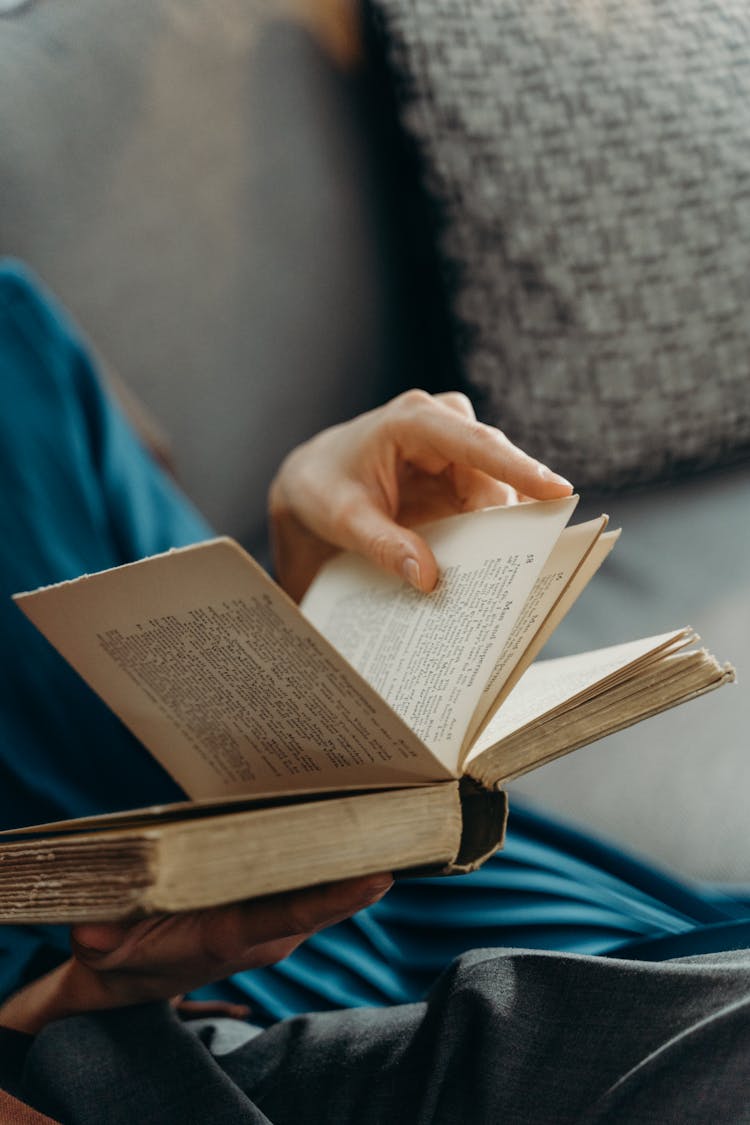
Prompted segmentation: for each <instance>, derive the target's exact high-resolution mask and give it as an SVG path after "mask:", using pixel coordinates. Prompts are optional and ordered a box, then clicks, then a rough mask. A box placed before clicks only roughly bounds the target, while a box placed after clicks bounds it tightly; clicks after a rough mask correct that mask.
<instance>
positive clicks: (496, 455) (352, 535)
mask: <svg viewBox="0 0 750 1125" xmlns="http://www.w3.org/2000/svg"><path fill="white" fill-rule="evenodd" d="M571 492H572V486H571V485H570V483H569V482H568V481H566V480H565V479H564V478H563V477H560V476H558V475H557V474H556V473H553V472H551V471H550V470H549V469H547V468H546V467H545V466H544V465H541V464H540V463H539V462H538V461H535V460H534V459H533V458H531V457H529V456H528V454H526V453H524V452H523V451H522V450H520V449H518V448H517V447H516V446H514V445H513V444H512V443H511V442H510V441H508V440H507V438H506V437H505V436H504V435H503V434H502V433H500V431H499V430H496V429H494V428H493V427H492V426H485V425H482V424H481V423H479V422H477V420H476V417H475V416H474V411H473V408H472V406H471V403H470V402H469V400H468V398H466V396H465V395H462V394H459V393H456V392H449V393H446V394H439V395H428V394H427V393H426V392H424V391H409V392H407V393H406V394H403V395H400V396H399V397H398V398H396V399H394V400H393V401H392V402H390V403H388V404H387V405H386V406H383V407H380V408H379V409H377V410H372V411H370V412H369V413H367V414H363V415H361V416H360V417H359V418H355V419H354V420H353V421H351V422H348V423H346V424H345V425H343V426H335V427H333V428H332V429H329V430H325V431H324V432H323V433H321V434H318V436H317V437H315V438H313V439H312V441H309V442H307V443H306V444H305V445H302V446H300V447H299V448H298V449H296V450H294V452H293V453H292V454H291V455H290V456H289V457H288V458H287V459H286V461H285V462H284V464H283V465H282V467H281V469H280V471H279V474H278V476H277V477H276V479H275V481H274V483H273V484H272V486H271V492H270V497H269V510H270V520H271V530H272V535H273V541H274V554H275V570H276V575H277V578H278V581H279V583H280V584H281V586H282V587H283V588H284V589H285V590H286V592H287V593H288V594H289V595H290V596H291V597H292V598H294V600H295V601H299V600H300V598H301V597H302V595H303V594H304V593H305V591H306V590H307V588H308V586H309V585H310V582H311V581H312V579H313V578H314V577H315V575H316V573H317V572H318V570H319V568H320V566H321V565H322V563H323V562H325V561H326V560H327V559H328V558H330V557H331V555H332V554H334V553H335V550H336V549H337V548H339V549H344V550H347V551H354V552H356V553H358V554H360V555H362V556H363V557H365V558H368V559H370V561H371V562H373V563H375V564H376V565H377V566H379V567H381V568H382V569H383V570H384V571H386V572H388V573H391V574H394V575H397V576H398V577H400V578H404V579H406V581H407V582H410V583H411V584H412V585H413V586H414V587H416V589H418V590H421V591H424V592H428V591H430V590H432V589H433V588H434V586H435V583H436V582H437V578H438V567H437V563H436V561H435V557H434V555H433V553H432V551H431V549H430V547H429V545H428V544H427V543H426V542H425V540H424V539H423V537H422V536H421V535H419V534H418V532H416V531H414V530H413V529H414V528H415V527H417V526H418V525H419V524H424V523H427V522H429V521H433V520H436V519H440V518H442V517H443V516H450V515H455V514H456V513H457V512H466V511H473V510H475V509H478V508H490V507H494V506H496V505H500V504H510V503H516V502H517V500H518V499H519V497H526V498H529V499H533V500H553V499H556V498H558V497H561V496H568V495H570V493H571Z"/></svg>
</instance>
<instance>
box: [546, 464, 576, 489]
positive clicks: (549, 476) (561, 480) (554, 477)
mask: <svg viewBox="0 0 750 1125" xmlns="http://www.w3.org/2000/svg"><path fill="white" fill-rule="evenodd" d="M539 476H540V477H541V478H542V480H549V481H552V482H553V483H554V484H564V485H566V486H567V487H568V488H569V489H571V490H572V488H573V485H572V484H571V482H570V481H569V480H567V479H566V478H565V477H561V476H560V474H559V473H553V472H552V469H548V468H547V466H546V465H540V466H539Z"/></svg>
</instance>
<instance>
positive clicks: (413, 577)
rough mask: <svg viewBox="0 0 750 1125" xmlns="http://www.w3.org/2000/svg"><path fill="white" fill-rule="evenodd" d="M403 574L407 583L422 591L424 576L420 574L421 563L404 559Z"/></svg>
mask: <svg viewBox="0 0 750 1125" xmlns="http://www.w3.org/2000/svg"><path fill="white" fill-rule="evenodd" d="M401 573H402V574H403V576H404V578H405V579H406V581H407V582H409V583H411V585H412V586H414V587H415V589H417V590H421V589H422V585H421V582H422V576H421V574H420V573H419V563H418V562H417V560H416V559H404V561H403V563H402V564H401Z"/></svg>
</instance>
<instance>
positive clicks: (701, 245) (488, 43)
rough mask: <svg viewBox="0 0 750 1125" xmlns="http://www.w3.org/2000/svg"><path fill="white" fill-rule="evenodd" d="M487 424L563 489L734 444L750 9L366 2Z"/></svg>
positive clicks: (541, 0) (686, 4) (746, 342)
mask: <svg viewBox="0 0 750 1125" xmlns="http://www.w3.org/2000/svg"><path fill="white" fill-rule="evenodd" d="M372 8H373V10H374V13H375V16H376V19H377V23H378V25H379V27H380V28H381V30H382V34H383V39H384V43H385V54H386V57H387V59H388V62H389V66H390V67H391V70H392V72H393V75H394V78H395V84H396V88H397V96H398V100H399V105H400V113H401V118H402V122H403V124H404V126H405V127H406V130H407V132H408V133H409V134H411V136H412V137H413V138H414V139H415V140H416V142H417V146H418V149H419V151H420V152H421V163H422V168H423V182H424V186H425V187H426V189H427V191H428V192H429V194H430V195H431V196H432V198H433V200H434V201H435V203H436V204H437V213H438V216H439V220H440V221H439V226H440V230H439V245H440V253H441V256H442V260H443V262H444V264H445V267H446V269H445V273H446V277H447V278H448V279H450V280H449V297H450V303H451V309H452V313H453V316H454V318H455V326H456V336H455V338H456V343H457V348H458V350H459V353H460V356H459V358H460V360H461V364H462V369H463V371H464V373H465V378H466V380H467V383H468V389H469V392H470V393H471V394H472V395H473V397H474V398H475V399H476V400H477V402H478V404H479V406H480V410H481V412H482V414H483V416H484V417H485V419H486V420H488V421H492V422H494V423H496V424H497V425H500V426H502V428H503V429H504V430H505V431H506V433H507V434H508V436H509V437H511V438H512V439H513V440H514V441H516V442H518V443H519V444H520V445H522V446H524V447H525V448H527V449H528V450H529V451H531V452H533V453H535V454H536V455H537V456H539V457H541V458H543V459H544V460H546V461H548V462H549V463H550V464H552V465H553V466H554V467H555V468H556V469H557V470H559V471H560V472H563V473H565V474H566V475H567V476H569V477H570V478H571V479H572V480H573V481H574V482H575V483H576V485H578V486H581V485H589V486H590V485H597V486H617V485H625V484H632V483H638V482H643V481H646V480H650V479H655V478H657V477H664V476H668V475H670V474H672V473H674V472H675V471H677V470H678V469H685V468H688V467H689V468H696V467H702V466H707V465H713V464H718V463H721V462H727V461H732V460H738V459H740V458H741V457H743V456H745V455H747V453H748V452H749V451H750V112H749V111H748V106H750V7H749V6H748V5H747V4H746V3H745V2H744V0H714V2H711V0H637V2H632V3H623V2H622V0H592V2H590V3H573V2H572V0H372Z"/></svg>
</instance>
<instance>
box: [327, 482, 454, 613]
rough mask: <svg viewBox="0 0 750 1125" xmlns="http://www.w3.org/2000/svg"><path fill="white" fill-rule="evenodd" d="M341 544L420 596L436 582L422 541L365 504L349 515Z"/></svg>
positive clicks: (433, 565) (435, 572) (429, 554)
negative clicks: (418, 592)
mask: <svg viewBox="0 0 750 1125" xmlns="http://www.w3.org/2000/svg"><path fill="white" fill-rule="evenodd" d="M344 545H345V546H346V547H347V548H348V549H349V550H352V551H356V552H357V553H358V554H360V555H364V556H365V558H367V559H369V560H370V561H371V562H374V563H375V565H376V566H379V567H380V568H381V570H386V571H388V572H389V573H390V574H394V575H396V576H397V577H398V578H403V579H405V580H406V581H407V582H408V583H409V584H410V585H411V586H413V587H414V588H415V589H416V590H420V591H422V592H423V593H429V592H430V590H432V589H434V587H435V584H436V582H437V580H438V565H437V563H436V561H435V556H434V555H433V553H432V551H431V550H430V548H429V547H428V546H427V544H426V543H425V541H424V539H422V538H421V536H419V535H417V533H416V531H412V530H411V529H410V528H407V527H402V526H401V525H400V524H398V523H396V522H395V521H394V520H392V519H391V518H390V517H389V516H387V515H386V513H385V512H382V511H380V510H379V509H378V508H377V507H376V506H375V505H374V504H370V503H367V502H366V501H365V502H363V503H362V505H361V506H360V507H358V508H357V509H356V511H355V512H354V514H353V515H352V516H350V518H349V521H348V527H347V529H346V543H345V544H344Z"/></svg>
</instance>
